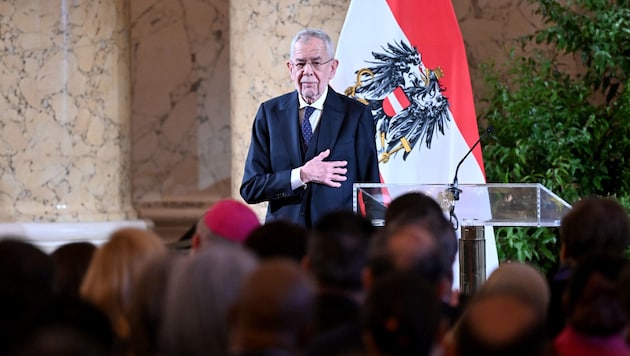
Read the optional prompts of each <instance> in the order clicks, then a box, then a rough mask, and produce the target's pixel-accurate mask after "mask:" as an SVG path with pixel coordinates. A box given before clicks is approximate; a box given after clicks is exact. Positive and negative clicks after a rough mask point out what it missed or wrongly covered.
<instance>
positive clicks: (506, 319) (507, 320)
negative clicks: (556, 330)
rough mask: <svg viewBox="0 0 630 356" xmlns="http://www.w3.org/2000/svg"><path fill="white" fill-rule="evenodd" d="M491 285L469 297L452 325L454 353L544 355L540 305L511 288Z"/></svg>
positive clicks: (494, 355) (463, 355)
mask: <svg viewBox="0 0 630 356" xmlns="http://www.w3.org/2000/svg"><path fill="white" fill-rule="evenodd" d="M482 288H483V287H482ZM491 288H492V290H488V291H487V292H485V293H478V294H476V295H475V296H474V297H473V299H472V300H471V301H470V302H469V303H468V304H467V306H466V309H465V310H464V313H463V315H462V317H461V319H460V320H459V321H458V323H457V324H456V325H455V328H454V330H453V332H454V340H455V341H454V343H455V349H456V354H457V355H459V356H468V355H470V356H473V355H475V356H477V355H484V356H486V355H487V356H512V355H514V356H537V355H544V354H545V352H546V341H547V339H546V334H545V318H544V316H543V315H544V314H541V308H540V306H539V305H537V304H536V303H532V301H531V300H529V299H528V298H527V297H523V296H522V295H519V293H518V292H517V291H516V290H515V289H513V288H497V287H496V286H493V287H491Z"/></svg>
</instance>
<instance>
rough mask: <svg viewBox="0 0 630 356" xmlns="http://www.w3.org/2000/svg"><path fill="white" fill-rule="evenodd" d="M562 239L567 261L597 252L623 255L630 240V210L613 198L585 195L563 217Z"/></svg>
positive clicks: (561, 226) (564, 257)
mask: <svg viewBox="0 0 630 356" xmlns="http://www.w3.org/2000/svg"><path fill="white" fill-rule="evenodd" d="M560 241H561V244H562V250H563V253H562V255H561V259H562V260H564V262H571V261H573V262H575V261H577V260H578V259H580V258H581V257H583V256H584V255H585V254H586V253H591V252H595V251H609V252H611V253H616V254H618V255H623V254H624V253H625V251H626V250H627V248H628V244H629V243H630V220H629V219H628V213H627V211H626V210H625V209H624V207H623V206H622V205H621V204H619V203H618V202H617V201H615V200H614V199H612V198H602V197H595V196H591V197H586V198H583V199H581V200H579V201H578V202H577V203H575V204H574V205H573V207H572V209H571V210H570V211H569V212H568V213H567V214H566V215H565V216H564V217H563V218H562V222H561V223H560Z"/></svg>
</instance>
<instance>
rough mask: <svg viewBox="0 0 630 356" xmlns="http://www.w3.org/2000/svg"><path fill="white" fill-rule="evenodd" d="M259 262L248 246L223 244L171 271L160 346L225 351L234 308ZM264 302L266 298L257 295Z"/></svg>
mask: <svg viewBox="0 0 630 356" xmlns="http://www.w3.org/2000/svg"><path fill="white" fill-rule="evenodd" d="M256 265H257V261H256V258H255V257H254V256H253V255H252V254H251V253H250V252H249V251H247V250H246V249H243V248H240V246H236V245H231V244H217V245H216V246H212V248H208V249H203V250H201V251H199V253H196V254H194V255H192V256H186V258H183V259H181V260H180V261H178V262H177V264H176V265H175V266H174V269H173V270H172V272H171V275H170V276H169V277H168V288H167V290H166V296H165V298H166V299H165V305H164V315H163V319H162V323H161V340H162V342H163V345H162V346H161V347H160V349H161V351H162V354H164V355H225V354H226V352H227V339H228V324H227V323H228V312H229V310H230V308H231V307H232V306H233V304H234V303H235V301H236V299H237V297H238V294H239V292H240V290H241V286H242V283H243V280H244V279H245V278H246V277H247V276H248V275H249V274H250V273H251V272H252V271H253V270H254V268H255V267H256ZM257 302H258V303H261V306H262V307H263V308H265V307H268V304H269V303H268V302H267V301H265V300H262V299H261V300H257Z"/></svg>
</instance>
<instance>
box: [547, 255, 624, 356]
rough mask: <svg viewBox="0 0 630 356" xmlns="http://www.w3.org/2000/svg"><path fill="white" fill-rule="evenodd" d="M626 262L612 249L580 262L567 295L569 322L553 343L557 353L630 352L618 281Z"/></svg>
mask: <svg viewBox="0 0 630 356" xmlns="http://www.w3.org/2000/svg"><path fill="white" fill-rule="evenodd" d="M627 265H628V263H627V260H626V259H625V258H624V257H621V256H619V255H611V254H610V253H593V254H589V255H587V256H586V257H584V258H582V259H581V260H579V261H578V262H577V265H576V266H575V268H574V269H573V273H572V275H571V278H570V280H569V285H568V286H567V290H566V292H565V298H564V302H565V310H566V315H567V316H568V318H567V325H566V326H565V327H564V329H563V330H562V331H561V332H560V333H559V334H558V336H557V337H556V338H555V340H554V343H553V344H554V349H555V351H556V353H557V355H558V356H598V355H615V356H624V355H625V356H628V355H630V348H629V347H628V345H627V344H626V340H625V339H626V330H627V327H628V315H627V314H626V312H625V308H624V305H623V304H622V299H621V298H620V295H621V294H620V292H621V288H622V287H621V285H620V284H619V281H620V275H621V272H622V271H623V269H624V267H625V266H627ZM626 288H627V287H626Z"/></svg>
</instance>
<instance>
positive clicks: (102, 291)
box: [80, 228, 166, 347]
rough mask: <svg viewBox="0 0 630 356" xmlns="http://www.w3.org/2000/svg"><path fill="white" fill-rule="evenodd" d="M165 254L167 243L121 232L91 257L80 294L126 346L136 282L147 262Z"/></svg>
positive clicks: (134, 231)
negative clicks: (99, 311) (101, 311)
mask: <svg viewBox="0 0 630 356" xmlns="http://www.w3.org/2000/svg"><path fill="white" fill-rule="evenodd" d="M165 253H166V247H165V246H164V243H163V242H162V240H161V239H160V238H159V237H158V236H157V235H155V234H154V233H153V232H150V231H146V230H140V229H135V228H122V229H119V230H117V231H115V232H114V233H113V234H112V235H111V236H110V238H109V240H108V241H107V242H106V243H105V244H103V245H102V246H101V247H99V248H98V249H97V250H96V252H95V253H94V256H93V257H92V261H91V262H90V266H89V267H88V270H87V272H86V275H85V278H84V280H83V283H82V284H81V289H80V294H81V296H82V297H83V298H84V299H85V300H87V301H89V302H90V303H93V304H94V305H96V306H97V307H99V308H100V309H101V310H103V311H104V312H105V314H107V316H108V317H109V318H110V321H111V323H112V325H113V328H114V330H115V332H116V334H117V336H118V337H119V338H120V340H121V341H122V342H123V344H125V343H126V342H127V341H128V337H129V331H130V330H129V320H128V311H129V307H130V303H131V299H132V297H133V281H134V280H135V278H137V275H138V273H139V271H140V269H141V268H142V266H143V264H144V263H146V261H148V260H149V259H150V258H151V257H153V256H155V255H158V254H165ZM122 347H124V345H123V346H122Z"/></svg>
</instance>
